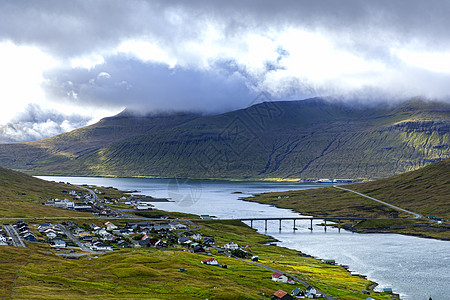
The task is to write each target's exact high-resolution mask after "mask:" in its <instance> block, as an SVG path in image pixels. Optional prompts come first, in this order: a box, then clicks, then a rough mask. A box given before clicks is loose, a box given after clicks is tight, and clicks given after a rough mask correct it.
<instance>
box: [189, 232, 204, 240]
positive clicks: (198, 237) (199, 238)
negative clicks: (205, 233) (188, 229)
mask: <svg viewBox="0 0 450 300" xmlns="http://www.w3.org/2000/svg"><path fill="white" fill-rule="evenodd" d="M191 238H192V239H193V240H196V241H200V240H201V239H202V235H201V234H200V233H194V234H193V235H192V237H191Z"/></svg>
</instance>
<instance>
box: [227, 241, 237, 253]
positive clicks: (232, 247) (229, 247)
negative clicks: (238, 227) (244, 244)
mask: <svg viewBox="0 0 450 300" xmlns="http://www.w3.org/2000/svg"><path fill="white" fill-rule="evenodd" d="M223 247H224V248H225V249H226V250H230V251H233V250H237V249H239V245H238V244H236V243H235V242H229V243H228V244H225V246H223Z"/></svg>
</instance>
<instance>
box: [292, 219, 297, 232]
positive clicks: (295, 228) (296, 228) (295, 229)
mask: <svg viewBox="0 0 450 300" xmlns="http://www.w3.org/2000/svg"><path fill="white" fill-rule="evenodd" d="M296 229H297V228H295V219H294V228H293V230H294V231H295V230H296Z"/></svg>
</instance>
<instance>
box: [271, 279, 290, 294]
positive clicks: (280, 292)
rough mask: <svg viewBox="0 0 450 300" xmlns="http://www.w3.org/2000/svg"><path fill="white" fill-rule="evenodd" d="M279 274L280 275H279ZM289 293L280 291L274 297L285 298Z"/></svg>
mask: <svg viewBox="0 0 450 300" xmlns="http://www.w3.org/2000/svg"><path fill="white" fill-rule="evenodd" d="M278 274H279V273H278ZM287 294H288V293H286V292H285V291H283V290H278V291H276V292H275V293H274V294H273V295H274V296H277V297H278V298H283V297H284V296H286V295H287Z"/></svg>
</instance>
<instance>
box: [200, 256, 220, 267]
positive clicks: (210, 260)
mask: <svg viewBox="0 0 450 300" xmlns="http://www.w3.org/2000/svg"><path fill="white" fill-rule="evenodd" d="M202 264H204V265H211V266H218V265H219V263H218V262H217V260H216V259H215V258H214V257H211V258H208V259H205V260H202Z"/></svg>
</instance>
